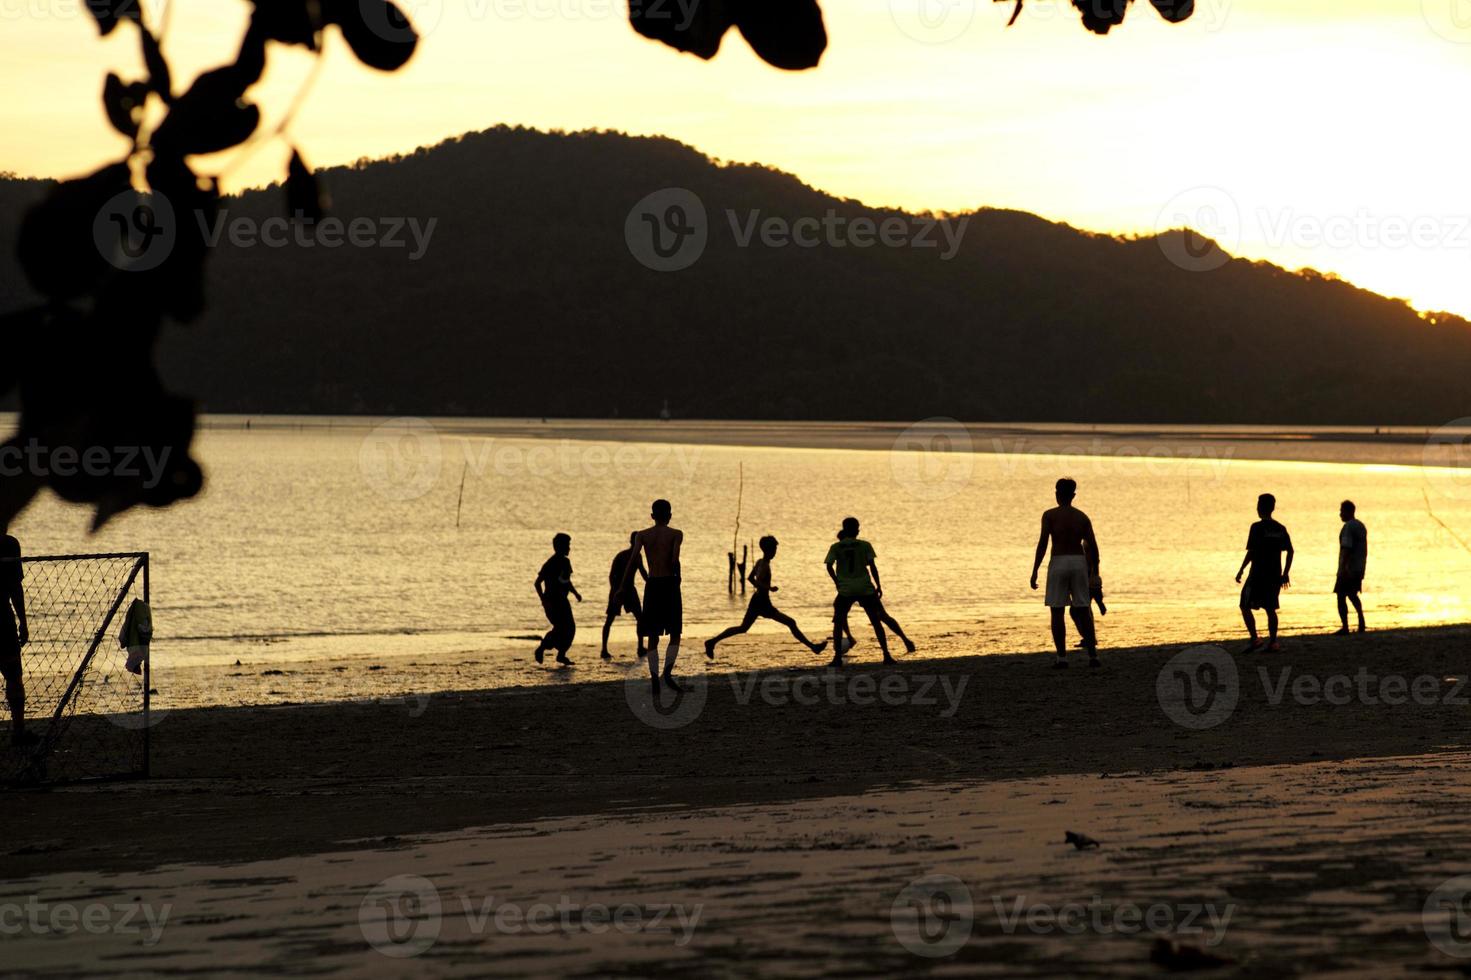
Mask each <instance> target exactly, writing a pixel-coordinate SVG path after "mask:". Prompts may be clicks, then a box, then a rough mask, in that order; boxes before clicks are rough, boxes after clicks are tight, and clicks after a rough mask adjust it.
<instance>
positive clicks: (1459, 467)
mask: <svg viewBox="0 0 1471 980" xmlns="http://www.w3.org/2000/svg"><path fill="white" fill-rule="evenodd" d="M1420 461H1421V462H1422V463H1424V464H1425V469H1424V471H1423V472H1424V473H1425V479H1426V480H1428V481H1429V482H1430V484H1431V485H1432V486H1434V487H1435V489H1436V492H1438V493H1440V494H1441V495H1443V496H1446V497H1449V498H1451V499H1452V500H1466V499H1471V418H1464V419H1456V420H1455V421H1454V422H1450V423H1447V424H1446V425H1443V426H1441V427H1440V428H1438V429H1436V430H1435V431H1434V432H1432V433H1431V434H1430V438H1429V439H1427V440H1425V449H1424V450H1423V451H1422V452H1421V457H1420Z"/></svg>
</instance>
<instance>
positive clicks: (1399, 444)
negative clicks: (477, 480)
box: [200, 414, 1471, 467]
mask: <svg viewBox="0 0 1471 980" xmlns="http://www.w3.org/2000/svg"><path fill="white" fill-rule="evenodd" d="M396 418H397V419H404V418H409V419H414V421H415V423H419V422H423V423H427V424H428V425H429V426H432V427H433V430H434V432H436V433H437V434H438V435H440V436H441V437H445V438H492V439H494V438H502V439H559V440H567V441H574V442H630V443H679V444H693V445H716V446H751V447H761V448H778V449H814V450H858V451H882V452H887V451H892V450H895V449H899V450H916V449H923V448H925V447H926V446H930V445H933V446H935V447H936V449H937V450H939V451H951V452H965V451H970V452H977V453H987V454H1006V453H1028V454H1045V455H1063V456H1126V457H1141V458H1147V457H1153V458H1161V459H1168V458H1182V459H1190V458H1203V459H1241V460H1258V461H1280V462H1305V463H1359V464H1365V465H1382V466H1416V467H1419V466H1431V465H1442V466H1444V465H1451V466H1455V465H1465V461H1464V460H1461V459H1459V458H1458V457H1456V456H1455V454H1454V451H1453V449H1452V445H1453V444H1450V443H1448V438H1450V437H1455V438H1459V439H1467V440H1471V425H1468V426H1456V427H1449V426H1448V427H1440V428H1436V427H1431V426H1377V427H1376V426H1347V425H1344V426H1258V425H1180V424H1162V425H1140V424H1134V423H1060V422H1006V423H997V422H971V423H958V422H955V421H953V420H950V419H928V420H924V421H921V422H918V423H907V422H882V421H874V422H841V421H817V422H804V421H756V420H715V419H704V420H691V419H677V420H671V421H662V420H658V419H540V418H523V419H516V418H469V417H449V418H445V417H426V418H422V419H421V418H419V417H417V416H399V417H396ZM395 420H396V419H395V417H387V416H368V415H365V416H353V415H268V414H267V415H236V414H219V415H205V416H203V417H202V418H201V421H200V428H201V429H202V430H205V431H228V430H246V429H264V430H269V431H283V430H292V429H297V430H317V429H326V430H333V429H362V430H364V431H365V432H366V431H371V430H373V429H375V428H377V427H378V426H380V425H384V424H389V423H392V422H394V421H395ZM1350 449H1352V451H1348V450H1350Z"/></svg>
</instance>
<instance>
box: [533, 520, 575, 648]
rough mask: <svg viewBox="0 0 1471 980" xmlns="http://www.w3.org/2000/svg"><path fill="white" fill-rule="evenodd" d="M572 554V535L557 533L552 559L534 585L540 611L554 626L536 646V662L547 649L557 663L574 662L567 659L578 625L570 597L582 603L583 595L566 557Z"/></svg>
mask: <svg viewBox="0 0 1471 980" xmlns="http://www.w3.org/2000/svg"><path fill="white" fill-rule="evenodd" d="M571 552H572V538H571V536H570V535H567V534H558V535H557V536H556V537H554V538H552V557H550V558H548V559H547V560H546V562H545V563H544V564H543V565H542V566H541V571H540V572H538V573H537V574H536V581H535V582H533V583H532V588H534V589H536V594H537V597H538V598H540V599H541V608H542V610H543V611H545V612H546V614H547V622H548V623H551V624H552V628H551V629H550V630H548V631H547V635H546V636H544V637H542V638H541V642H540V643H538V644H537V645H536V662H537V663H541V662H542V654H543V653H544V652H545V651H547V650H555V651H557V663H559V664H570V663H572V661H571V660H568V659H567V651H568V650H570V649H572V638H573V637H574V636H576V635H577V623H576V621H575V620H573V618H572V603H571V602H570V601H568V599H567V596H568V594H569V593H570V594H571V595H574V596H577V601H578V602H581V601H582V596H581V595H580V594H579V593H578V591H577V589H576V587H575V586H573V584H572V561H571V559H569V558H568V557H567V556H568V555H569V554H571Z"/></svg>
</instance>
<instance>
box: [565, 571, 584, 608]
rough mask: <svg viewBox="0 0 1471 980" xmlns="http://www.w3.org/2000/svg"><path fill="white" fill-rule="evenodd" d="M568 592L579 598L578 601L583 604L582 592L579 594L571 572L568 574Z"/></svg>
mask: <svg viewBox="0 0 1471 980" xmlns="http://www.w3.org/2000/svg"><path fill="white" fill-rule="evenodd" d="M567 591H568V592H571V593H572V594H573V595H575V596H576V597H577V601H578V602H581V601H582V593H581V592H578V591H577V586H575V585H573V584H572V573H571V572H568V573H567Z"/></svg>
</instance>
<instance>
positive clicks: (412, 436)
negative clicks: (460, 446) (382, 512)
mask: <svg viewBox="0 0 1471 980" xmlns="http://www.w3.org/2000/svg"><path fill="white" fill-rule="evenodd" d="M443 463H444V453H443V450H442V449H441V448H440V445H439V433H438V432H437V431H435V429H434V426H432V425H430V424H429V423H428V422H426V421H424V420H423V419H416V418H397V419H389V420H388V421H387V422H384V423H383V424H381V425H378V426H375V427H374V428H373V431H371V432H369V433H368V434H367V435H366V436H364V437H363V444H362V445H361V446H360V447H359V448H358V469H359V470H360V471H361V472H362V474H363V479H364V480H366V481H367V483H368V486H370V487H372V488H373V489H374V491H376V492H377V493H378V494H380V495H381V496H383V497H386V498H388V499H389V500H417V499H418V498H420V497H422V496H424V494H426V493H428V492H429V490H430V488H431V487H433V486H434V484H435V482H436V481H437V480H438V479H439V470H440V467H441V466H442V465H443Z"/></svg>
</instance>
